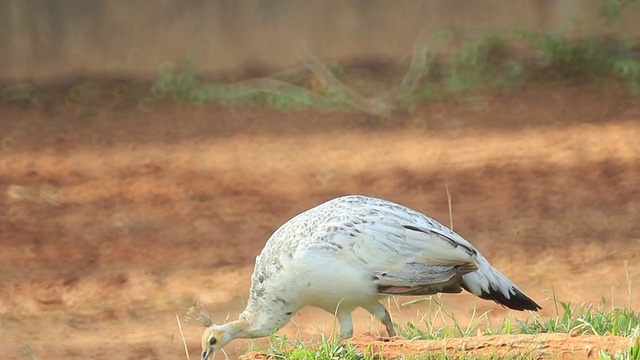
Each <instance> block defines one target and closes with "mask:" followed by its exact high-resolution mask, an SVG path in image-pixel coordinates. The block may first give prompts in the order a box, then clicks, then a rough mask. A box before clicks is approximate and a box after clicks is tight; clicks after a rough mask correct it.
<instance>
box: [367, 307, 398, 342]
mask: <svg viewBox="0 0 640 360" xmlns="http://www.w3.org/2000/svg"><path fill="white" fill-rule="evenodd" d="M364 309H365V310H367V311H368V312H370V313H371V315H373V316H375V317H376V318H378V319H379V320H380V321H381V322H382V324H383V325H384V326H385V327H386V328H387V333H388V334H389V337H392V336H396V330H395V329H394V328H393V322H391V315H389V311H387V308H385V307H384V305H382V304H381V303H379V302H377V301H376V302H375V303H372V304H371V305H369V306H366V307H364Z"/></svg>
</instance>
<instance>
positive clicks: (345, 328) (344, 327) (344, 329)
mask: <svg viewBox="0 0 640 360" xmlns="http://www.w3.org/2000/svg"><path fill="white" fill-rule="evenodd" d="M336 317H337V318H338V322H339V323H340V337H341V338H342V339H347V338H350V337H352V336H353V323H352V322H351V312H350V311H340V310H338V312H337V314H336Z"/></svg>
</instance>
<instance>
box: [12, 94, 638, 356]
mask: <svg viewBox="0 0 640 360" xmlns="http://www.w3.org/2000/svg"><path fill="white" fill-rule="evenodd" d="M0 137H1V144H0V145H1V148H0V155H1V156H0V190H1V191H0V197H1V199H2V201H1V202H0V246H1V251H0V259H1V260H0V334H1V336H2V342H1V343H0V358H1V359H29V358H30V357H29V356H30V355H29V353H30V354H32V355H33V356H37V357H38V358H40V359H65V358H81V359H185V354H184V349H183V345H182V342H181V340H180V335H179V331H178V326H177V324H176V319H175V316H176V314H177V315H179V316H180V317H181V319H182V318H183V315H184V314H185V312H186V310H187V309H188V307H189V306H190V305H191V304H192V302H193V301H194V300H198V301H200V302H202V303H203V304H204V305H205V306H206V307H207V308H208V309H209V310H210V311H211V313H212V315H213V319H214V320H215V321H217V322H223V321H225V319H227V318H234V317H235V316H237V314H238V313H239V312H240V311H241V310H242V301H243V299H244V298H246V296H247V292H248V288H249V277H250V274H251V271H252V267H253V261H254V259H255V256H256V255H257V254H258V252H259V251H260V249H261V248H262V246H263V244H264V242H265V241H266V239H267V238H268V237H269V235H270V234H271V233H272V232H273V231H274V230H275V229H276V228H277V227H278V226H279V225H280V224H282V223H283V222H285V221H286V220H287V219H289V218H290V217H292V216H293V215H295V214H297V213H299V212H301V211H303V210H305V209H307V208H309V207H311V206H313V205H316V204H318V203H320V202H323V201H325V200H328V199H330V198H332V197H335V196H338V195H342V194H352V193H359V194H367V195H372V196H378V197H383V198H387V199H390V200H393V201H396V202H400V203H402V204H405V205H408V206H410V207H413V208H415V209H418V210H420V211H423V212H425V213H426V214H428V215H430V216H432V217H434V218H436V219H438V220H440V221H441V222H443V223H445V224H449V223H450V217H449V208H448V203H447V189H448V191H450V193H451V196H452V214H453V222H454V227H455V230H456V231H457V232H458V233H460V234H461V235H462V236H464V237H465V238H467V239H468V240H469V241H471V242H472V243H473V244H474V245H476V246H477V247H478V248H479V249H480V250H481V251H482V252H483V253H484V254H485V256H486V257H487V258H488V259H489V260H490V261H491V262H492V263H493V265H494V266H496V267H497V268H499V269H501V270H502V271H503V272H504V273H505V274H507V275H508V276H510V277H511V279H513V280H514V281H515V282H516V283H517V284H519V285H520V286H521V287H522V288H523V289H524V290H525V292H526V293H527V294H528V295H529V296H531V297H532V298H534V299H535V300H536V301H537V302H538V303H540V304H541V305H542V306H543V307H544V310H543V311H542V313H541V315H542V316H543V317H548V316H552V315H555V309H554V306H553V303H552V302H551V301H549V300H548V297H549V294H548V293H546V292H545V290H555V291H556V292H557V294H558V297H559V298H560V299H562V300H565V301H572V302H587V303H594V304H602V299H603V298H605V299H606V301H607V306H617V305H619V306H631V307H633V308H634V309H638V308H640V293H639V292H638V285H637V282H638V281H639V280H640V267H638V266H637V263H638V262H639V261H640V99H639V98H637V97H629V96H624V95H623V94H622V93H621V92H620V90H617V89H615V88H614V89H611V88H607V87H595V86H588V87H585V86H570V85H553V84H551V85H549V84H547V85H540V86H535V87H531V88H529V89H526V90H524V91H522V92H521V93H517V94H511V95H484V96H470V97H467V98H464V99H460V100H457V101H451V102H447V103H439V104H432V105H429V106H421V107H419V108H417V109H415V110H414V111H412V112H411V113H410V114H408V115H398V116H395V117H393V118H390V119H376V118H372V117H370V116H367V115H363V114H359V113H355V112H354V113H347V112H344V113H329V112H328V113H318V112H291V113H279V112H276V111H271V110H265V109H261V108H257V107H236V108H221V107H216V106H211V107H179V106H155V107H152V108H148V107H143V108H139V107H137V106H135V105H130V104H125V105H120V104H115V105H114V104H111V105H109V104H106V105H105V104H97V105H96V104H68V103H67V104H65V103H57V104H35V105H31V106H28V107H26V108H21V107H17V106H12V105H7V104H4V105H2V106H0ZM516 234H517V238H516ZM514 238H515V239H514ZM630 285H631V286H630ZM405 300H407V299H400V300H399V302H398V303H402V302H403V301H405ZM441 300H442V302H443V304H444V306H445V307H446V309H447V310H448V311H450V312H451V313H454V314H455V316H456V317H457V318H458V319H459V321H461V322H462V323H465V322H466V321H469V319H470V318H471V316H472V314H473V310H474V308H476V309H477V310H476V311H477V314H480V313H483V312H485V311H490V313H489V316H490V317H491V319H493V320H494V322H499V320H500V319H502V317H504V316H505V315H508V314H511V315H512V316H514V317H518V318H525V317H527V316H531V315H528V314H526V313H518V312H508V311H506V310H505V309H502V308H500V307H499V306H498V305H496V304H494V303H491V302H487V301H483V300H481V299H477V298H475V297H473V296H471V295H468V294H461V295H446V296H442V298H441ZM391 310H392V316H393V318H394V320H395V321H396V322H398V323H405V322H408V321H413V322H416V321H419V319H420V318H421V317H422V316H423V315H425V314H426V312H427V311H428V306H427V305H425V304H416V305H410V306H400V305H397V304H396V303H395V302H391ZM477 314H476V316H477ZM356 315H357V316H356V319H355V333H356V334H362V333H364V332H367V331H372V332H374V333H379V332H380V331H381V330H380V326H379V324H377V323H376V322H375V321H372V320H371V319H370V317H369V316H368V315H366V314H365V313H364V312H357V314H356ZM294 319H295V321H294V322H293V323H291V324H289V325H288V326H287V327H285V328H284V329H283V330H281V331H280V334H287V335H288V336H295V335H296V334H299V335H300V336H301V337H302V338H305V339H314V338H315V339H317V338H319V334H320V332H321V331H323V330H324V331H326V332H327V333H330V332H331V330H332V329H333V327H334V322H333V317H332V316H331V315H329V314H325V313H323V312H322V311H320V310H317V309H312V308H309V309H303V310H302V311H301V312H300V313H299V314H298V315H297V316H296V317H295V318H294ZM182 326H183V329H184V334H185V336H186V339H187V343H188V348H189V351H190V353H191V358H192V359H193V358H195V359H198V358H199V353H200V348H199V346H200V345H199V342H200V335H201V332H202V329H201V328H200V327H198V326H197V325H194V324H189V323H184V322H183V323H182ZM421 326H422V325H421ZM266 344H267V342H266V340H260V341H257V342H253V341H234V342H232V343H231V344H229V345H228V346H227V347H226V352H227V354H228V355H229V357H230V358H232V359H233V358H236V357H237V356H238V355H241V354H244V353H245V352H246V351H247V349H249V348H251V347H253V348H255V347H258V348H260V347H262V348H264V347H265V346H266ZM218 358H222V355H218Z"/></svg>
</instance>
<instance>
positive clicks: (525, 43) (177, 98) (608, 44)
mask: <svg viewBox="0 0 640 360" xmlns="http://www.w3.org/2000/svg"><path fill="white" fill-rule="evenodd" d="M420 41H421V42H423V43H424V44H416V48H417V50H416V52H415V53H414V58H413V61H412V64H411V65H410V66H409V69H408V71H407V74H406V75H405V77H404V78H403V79H402V82H401V84H400V85H399V86H396V87H393V86H392V85H390V84H387V86H386V88H391V89H392V90H389V91H387V93H379V94H376V92H375V91H372V89H374V88H376V87H377V88H380V86H379V84H377V85H376V84H375V79H374V80H372V79H356V80H355V81H353V80H351V79H349V80H351V81H350V83H348V84H347V83H345V82H343V81H346V80H347V79H348V76H346V75H348V68H347V69H345V68H339V70H340V71H335V70H334V69H335V67H334V69H331V70H330V69H328V68H327V67H326V66H324V65H323V64H318V61H316V62H315V63H314V62H313V61H312V63H311V64H309V63H307V66H308V69H306V70H307V71H306V73H305V72H304V71H301V72H300V74H302V75H301V76H297V77H296V78H291V77H289V78H279V77H278V76H274V77H270V78H261V79H254V80H248V81H244V82H240V83H235V84H225V83H222V82H207V81H205V80H203V79H202V77H201V76H200V74H199V72H198V70H197V69H196V68H194V67H193V66H188V65H187V66H183V67H175V66H174V65H172V64H163V65H162V66H160V68H159V70H158V78H157V80H156V82H155V83H154V84H153V86H152V87H151V90H150V93H151V98H152V99H153V100H154V101H163V100H167V99H168V100H171V101H172V102H174V103H178V104H211V103H214V104H221V105H227V106H233V105H259V106H264V107H267V108H273V109H277V110H280V111H292V110H304V109H315V110H341V109H348V108H357V109H358V110H362V108H361V107H363V106H364V107H366V106H368V105H367V102H370V103H374V102H375V101H378V100H380V101H379V102H381V103H385V102H388V101H389V99H392V102H393V104H391V105H390V106H392V107H395V108H396V109H402V108H404V109H407V108H411V107H412V106H414V105H415V104H418V103H420V102H432V101H442V100H448V99H452V98H456V97H460V96H465V97H469V96H471V95H473V94H480V93H486V92H510V91H514V90H517V89H519V88H521V87H522V86H523V85H526V84H529V83H531V82H532V81H540V79H543V80H547V81H554V82H557V81H564V82H570V83H575V82H580V83H601V82H603V81H606V82H616V83H619V84H621V85H622V86H624V87H625V88H626V89H627V90H628V92H629V93H630V94H636V93H637V92H638V89H639V84H640V57H638V56H637V55H636V52H637V51H636V49H637V48H638V42H637V40H636V39H634V38H632V37H629V36H620V37H615V38H611V37H609V38H605V37H597V36H588V37H585V38H582V39H570V38H568V37H566V36H564V35H562V34H559V33H536V32H532V31H523V30H503V31H496V32H490V33H487V34H486V35H485V36H484V37H482V38H480V39H476V40H470V41H463V42H460V41H459V40H455V36H453V35H452V34H450V33H448V32H446V31H443V32H440V33H438V34H437V35H434V36H432V37H431V38H428V39H426V40H425V39H422V40H420ZM454 42H455V43H456V44H459V45H456V46H454ZM314 59H315V58H314ZM303 70H304V69H303ZM397 80H400V79H397ZM386 81H387V82H388V81H389V80H386ZM407 84H410V85H407ZM393 91H395V93H394V92H393ZM359 105H360V106H359ZM365 111H366V109H365ZM371 112H372V113H375V110H373V111H371Z"/></svg>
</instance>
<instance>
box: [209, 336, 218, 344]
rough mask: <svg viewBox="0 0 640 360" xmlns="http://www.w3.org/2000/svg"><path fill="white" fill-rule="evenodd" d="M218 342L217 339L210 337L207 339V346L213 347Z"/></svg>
mask: <svg viewBox="0 0 640 360" xmlns="http://www.w3.org/2000/svg"><path fill="white" fill-rule="evenodd" d="M217 342H218V339H216V338H214V337H212V338H211V339H209V345H211V346H213V345H215V344H216V343H217Z"/></svg>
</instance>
